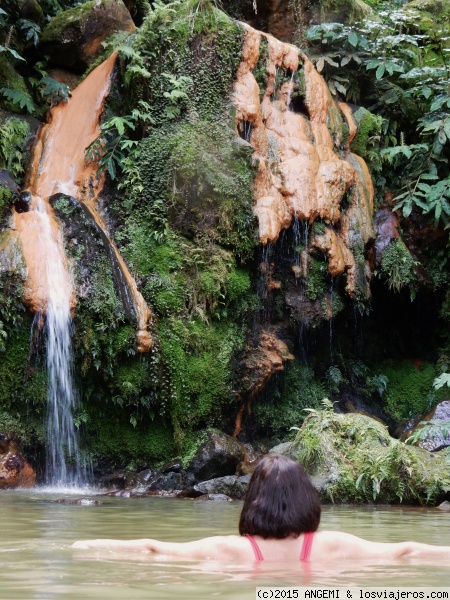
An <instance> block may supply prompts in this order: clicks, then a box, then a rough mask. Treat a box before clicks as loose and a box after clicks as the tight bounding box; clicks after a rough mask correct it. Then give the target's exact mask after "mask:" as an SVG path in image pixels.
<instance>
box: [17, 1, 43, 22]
mask: <svg viewBox="0 0 450 600" xmlns="http://www.w3.org/2000/svg"><path fill="white" fill-rule="evenodd" d="M17 5H18V9H19V11H20V16H21V17H22V19H28V20H29V21H34V22H35V23H38V25H42V23H43V22H44V20H45V14H44V11H43V10H42V7H41V6H40V4H39V2H38V1H37V0H18V2H17Z"/></svg>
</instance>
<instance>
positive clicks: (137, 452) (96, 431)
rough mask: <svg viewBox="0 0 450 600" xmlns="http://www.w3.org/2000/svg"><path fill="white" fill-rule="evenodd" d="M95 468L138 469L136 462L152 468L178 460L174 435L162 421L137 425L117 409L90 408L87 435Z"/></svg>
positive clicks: (86, 441) (88, 447) (87, 444)
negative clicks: (167, 460)
mask: <svg viewBox="0 0 450 600" xmlns="http://www.w3.org/2000/svg"><path fill="white" fill-rule="evenodd" d="M84 442H85V446H86V447H87V449H88V452H89V454H90V455H91V458H92V461H93V463H94V467H95V466H96V465H103V468H104V467H105V465H107V468H108V469H110V470H112V469H114V468H119V467H120V468H128V469H129V470H134V469H136V462H137V461H139V462H141V463H142V462H146V463H148V464H151V465H155V464H157V463H161V462H163V461H164V460H166V459H167V457H171V456H174V452H175V448H174V443H173V433H172V430H171V428H170V427H166V426H165V425H164V423H163V422H162V421H161V419H159V418H155V419H154V420H153V421H148V423H147V424H146V425H138V426H137V427H133V425H132V424H131V423H130V422H129V420H127V418H126V413H124V411H123V410H119V409H117V408H114V407H112V408H111V407H108V408H107V409H106V408H105V407H103V408H93V407H89V409H88V414H87V422H86V425H85V435H84Z"/></svg>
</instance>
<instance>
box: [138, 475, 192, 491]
mask: <svg viewBox="0 0 450 600" xmlns="http://www.w3.org/2000/svg"><path fill="white" fill-rule="evenodd" d="M183 487H184V480H183V475H182V473H175V472H174V471H171V472H170V473H159V474H158V475H156V477H154V478H153V479H152V480H151V482H150V485H148V486H147V489H148V490H158V491H172V490H181V489H183Z"/></svg>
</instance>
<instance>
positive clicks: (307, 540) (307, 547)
mask: <svg viewBox="0 0 450 600" xmlns="http://www.w3.org/2000/svg"><path fill="white" fill-rule="evenodd" d="M313 537H314V533H313V532H311V531H308V532H307V533H305V537H304V538H303V545H302V551H301V553H300V560H301V561H302V562H308V561H309V555H310V554H311V548H312V543H313Z"/></svg>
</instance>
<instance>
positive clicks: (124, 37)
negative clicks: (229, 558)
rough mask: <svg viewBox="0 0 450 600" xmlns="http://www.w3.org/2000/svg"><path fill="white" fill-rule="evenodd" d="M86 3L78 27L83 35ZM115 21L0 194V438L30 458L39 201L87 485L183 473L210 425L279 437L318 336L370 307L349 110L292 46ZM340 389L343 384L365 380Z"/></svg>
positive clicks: (366, 206)
mask: <svg viewBox="0 0 450 600" xmlns="http://www.w3.org/2000/svg"><path fill="white" fill-rule="evenodd" d="M91 4H92V6H91ZM94 4H95V3H86V5H83V6H84V10H83V11H79V12H80V15H79V18H80V19H81V20H82V22H83V23H85V24H86V23H89V22H90V20H92V22H93V24H95V21H96V19H97V17H96V10H97V8H98V6H97V4H95V6H94ZM128 4H129V5H130V3H128ZM131 4H132V3H131ZM89 6H91V9H92V10H91V13H89ZM108 6H110V7H111V1H110V2H108ZM120 7H121V8H120V10H121V11H122V12H123V10H124V7H123V4H122V3H121V2H120ZM86 11H87V12H86ZM67 13H70V14H67ZM67 13H65V17H64V13H63V14H62V15H60V16H59V17H58V22H59V23H60V24H61V27H62V28H63V29H64V31H65V30H66V28H67V27H68V22H70V21H71V19H72V18H73V14H74V13H73V12H71V11H67ZM141 17H142V15H141ZM65 18H66V19H67V22H66V23H65V24H64V19H65ZM124 22H125V25H124V27H123V29H124V30H125V31H123V32H122V33H121V35H120V36H118V38H117V43H116V46H118V49H119V50H118V52H119V53H118V58H117V60H116V61H115V63H114V58H113V57H111V56H110V53H109V51H108V52H106V53H105V55H104V56H99V55H98V52H99V49H100V46H99V44H98V43H97V42H98V36H97V34H98V27H97V26H96V27H94V26H93V27H92V31H95V32H97V33H96V37H95V40H94V41H96V43H95V44H93V46H92V47H93V48H94V46H95V52H94V54H93V55H90V54H88V55H86V53H84V54H83V56H84V58H83V60H87V61H88V62H90V63H91V66H90V68H91V72H90V74H89V75H88V76H87V77H86V78H83V81H82V83H80V84H79V85H78V87H74V88H73V89H72V90H71V96H67V102H61V103H60V104H58V105H57V106H55V107H54V108H53V110H52V112H51V115H50V122H49V123H47V124H46V125H45V126H44V127H43V128H42V130H41V132H40V133H37V135H36V140H37V143H36V144H35V146H34V147H35V150H34V154H33V156H34V162H33V161H31V162H30V165H29V169H28V173H29V174H30V175H29V177H28V181H26V180H25V179H24V178H23V176H22V175H21V174H20V173H19V171H17V172H16V173H15V177H16V181H15V182H14V181H12V182H10V183H9V184H8V185H6V184H5V185H6V187H5V186H3V185H2V186H1V188H0V191H1V194H0V219H1V223H2V226H3V232H2V238H1V239H0V269H1V272H2V278H1V280H0V309H1V314H0V325H1V327H0V351H4V353H3V354H2V358H3V357H4V358H5V360H4V363H3V364H4V367H3V369H4V372H5V376H4V377H3V378H2V379H1V381H0V430H1V429H2V427H3V428H8V430H11V431H22V432H25V433H26V436H25V440H26V442H27V443H28V444H29V445H31V444H32V442H33V441H36V439H37V440H38V441H39V442H40V443H41V442H42V440H43V437H44V435H43V433H42V428H40V421H41V414H42V413H43V412H44V411H45V404H46V395H47V388H48V379H47V375H48V370H49V369H48V366H47V365H46V364H45V363H44V361H43V358H42V357H43V356H44V355H45V352H46V345H47V340H46V339H45V337H43V335H42V324H43V322H44V314H45V313H46V308H47V302H48V294H47V293H46V292H45V287H46V285H42V284H45V282H46V278H47V268H46V266H47V256H48V255H50V254H51V252H52V251H48V250H46V249H45V248H44V249H42V246H41V245H40V242H39V241H38V239H36V238H39V236H38V235H37V233H39V232H38V231H37V229H36V227H35V226H34V222H35V220H36V219H38V218H40V217H39V214H38V213H39V208H38V206H37V205H38V200H39V199H40V200H43V201H44V204H45V211H46V214H48V215H50V217H51V230H52V231H53V232H54V235H55V236H56V239H57V240H58V244H57V246H58V248H59V249H62V250H63V256H62V258H61V260H60V263H61V264H62V265H63V266H65V267H66V268H65V273H66V282H65V284H64V287H65V288H67V289H68V290H69V291H68V296H69V300H70V307H71V311H72V316H73V322H72V323H71V331H72V329H73V335H72V348H73V370H74V385H75V386H76V388H77V390H78V395H79V398H80V402H79V403H78V404H77V408H76V411H75V413H74V415H73V418H74V420H75V421H76V423H77V427H78V428H79V429H80V431H82V432H83V436H82V445H84V446H85V447H86V448H87V449H88V450H89V451H90V453H91V454H92V456H93V458H94V464H95V465H97V466H98V469H99V470H101V469H105V468H113V467H115V466H119V465H120V466H124V465H129V464H135V463H137V462H138V461H141V462H142V464H145V465H147V464H153V463H155V462H161V461H163V460H164V459H167V458H171V457H172V456H174V455H176V454H177V455H182V456H184V457H187V456H189V455H191V454H192V452H193V449H194V448H195V446H196V445H197V444H198V443H199V440H200V439H201V431H202V430H203V429H204V428H206V427H211V426H213V427H218V428H223V429H224V430H226V431H228V432H229V433H233V431H234V433H235V435H240V436H241V437H244V436H246V435H247V436H248V437H251V436H252V435H253V434H255V435H259V434H260V433H261V430H262V425H261V424H264V426H266V425H267V424H269V426H268V429H269V430H270V431H271V432H273V431H275V429H276V428H278V429H277V431H278V430H280V431H286V430H288V429H289V427H290V426H292V425H295V424H296V423H297V422H298V421H299V420H301V419H302V418H303V416H304V415H302V411H303V409H304V408H307V407H309V406H310V404H309V403H310V402H311V403H313V404H315V405H316V406H317V404H318V403H319V402H320V401H321V399H322V398H323V397H324V396H326V395H328V393H329V387H330V385H331V384H329V382H328V380H327V383H326V384H325V383H324V381H325V379H324V377H325V372H326V367H327V366H330V365H331V367H333V363H332V361H333V353H334V352H335V349H334V346H333V344H334V337H333V336H334V334H335V329H334V328H335V326H336V325H335V322H336V320H337V319H336V317H337V315H338V313H339V312H341V313H344V312H345V311H347V312H348V309H349V312H350V314H351V316H352V318H353V317H354V318H355V320H356V319H357V318H359V317H361V315H362V313H363V312H364V311H365V310H368V307H369V302H370V296H371V290H370V282H371V278H372V273H373V270H374V268H375V265H376V262H377V261H378V262H379V260H380V259H379V257H378V258H377V257H376V256H375V258H374V252H375V254H376V253H377V252H378V250H379V248H380V244H378V245H375V246H374V239H375V231H374V225H373V204H374V191H373V185H372V180H371V177H370V174H369V172H368V169H367V166H366V164H365V163H364V161H363V160H362V158H361V157H359V156H357V155H356V154H354V153H352V152H351V151H350V149H349V148H350V144H351V142H352V140H353V138H354V136H355V134H356V131H357V126H356V123H355V120H354V118H353V113H352V109H351V108H350V107H349V106H348V105H346V104H344V103H337V102H335V100H333V98H332V97H331V95H330V92H329V90H328V88H327V86H326V84H325V82H324V80H323V78H322V77H321V76H320V75H319V74H318V73H317V71H316V70H315V68H314V66H313V64H312V63H311V61H310V60H309V59H308V57H307V55H306V54H305V53H304V52H303V50H302V49H300V48H297V47H296V46H294V45H292V44H289V43H287V42H282V41H279V40H278V39H276V38H275V37H273V36H272V35H270V34H268V33H264V32H261V31H258V30H256V29H253V28H252V27H251V26H249V25H246V24H244V23H242V22H237V21H233V20H232V19H230V18H229V17H228V16H227V15H225V14H224V13H223V12H221V11H219V10H217V8H216V7H215V6H214V3H213V2H202V3H196V2H194V1H193V0H189V1H186V2H179V3H177V4H176V10H175V9H174V7H173V6H172V5H170V4H169V5H162V4H161V5H158V7H157V8H155V9H154V10H151V11H150V12H149V14H148V15H147V17H146V18H145V19H144V20H143V22H142V24H139V27H138V28H137V29H136V30H135V31H134V32H133V34H132V35H131V36H129V32H131V31H132V30H133V29H134V27H132V26H131V25H130V22H129V18H128V15H127V14H125V16H124ZM56 24H57V23H56ZM97 25H98V24H97ZM54 27H55V23H53V24H52V27H51V28H50V30H52V31H55V29H54ZM83 27H84V29H83V31H88V30H89V27H88V26H87V25H83ZM60 37H61V36H60ZM53 39H54V42H53V43H55V44H57V43H58V39H59V36H58V35H55V36H54V38H53ZM63 39H65V38H63V37H61V40H62V41H63ZM62 41H61V43H62ZM87 47H90V46H89V43H88V41H86V40H85V39H84V38H83V48H87ZM39 48H40V47H39V46H38V47H37V49H34V50H33V57H34V59H37V58H39V57H40V55H39V52H40V50H39ZM30 52H31V51H30ZM55 52H56V50H55ZM86 56H87V58H86ZM108 56H109V58H108ZM103 59H105V61H106V62H102V60H103ZM94 61H96V62H98V64H99V66H97V68H96V69H94ZM53 62H54V63H55V64H57V63H58V61H57V60H54V61H53ZM113 63H114V67H113ZM66 66H67V65H66ZM107 67H108V69H109V70H108V74H109V73H110V72H111V79H108V82H109V81H110V83H111V89H110V91H109V95H108V97H107V99H106V100H105V103H104V104H103V100H102V101H100V102H99V103H98V106H97V108H96V109H95V110H93V111H91V109H92V106H84V108H83V102H86V101H87V99H88V97H89V93H88V92H89V91H92V90H93V89H97V88H95V86H97V85H98V86H99V94H94V95H95V96H96V97H95V98H91V100H90V101H89V104H90V105H91V104H95V103H96V102H97V100H98V98H97V96H98V95H100V88H101V90H103V91H105V90H104V87H105V85H103V84H102V83H101V81H100V79H101V78H100V75H99V73H103V71H104V69H106V68H107ZM77 68H79V67H77ZM111 69H112V71H111ZM58 77H59V78H60V79H61V81H70V82H72V81H73V80H74V77H76V73H75V74H74V73H72V72H70V71H68V70H66V71H64V72H59V73H58ZM108 77H109V75H108ZM103 83H105V81H103ZM94 84H95V85H94ZM108 85H109V83H108ZM103 91H102V93H103ZM102 98H103V97H102ZM79 103H80V104H79ZM80 107H81V108H80ZM88 114H89V115H91V117H92V118H91V119H90V121H89V124H88V123H87V121H88V119H87V115H88ZM80 115H82V116H80ZM13 117H14V119H16V120H19V121H20V119H21V118H20V117H19V116H18V115H14V116H13ZM10 118H11V115H10V114H9V115H8V116H7V119H10ZM88 125H89V127H88ZM85 127H88V129H89V131H88V133H87V136H85V135H84V134H83V129H84V128H85ZM25 137H26V136H25ZM91 142H94V145H95V144H97V145H96V146H95V148H96V155H95V160H94V161H91V162H89V161H85V160H84V151H85V149H86V146H88V145H89V144H91ZM22 148H24V146H22ZM74 148H75V149H76V152H74V151H72V150H73V149H74ZM91 149H92V146H91ZM24 152H25V151H24ZM91 158H92V155H91ZM61 165H63V166H64V168H62V167H61ZM60 167H61V168H60ZM99 167H100V170H99V169H98V168H99ZM2 181H9V179H8V178H7V177H6V176H5V177H3V178H2ZM35 182H37V183H35ZM38 183H40V184H42V186H41V187H39V186H38V185H37V184H38ZM44 184H45V185H44ZM3 190H6V191H3ZM20 190H22V192H24V191H25V190H27V191H28V192H29V194H28V195H27V194H23V193H22V195H21V197H20V200H19V199H18V197H17V196H18V194H19V193H20ZM14 198H15V203H14V207H13V206H12V204H13V202H14ZM378 221H380V219H378ZM385 221H386V220H385ZM380 227H381V225H380ZM391 229H392V228H391ZM394 229H395V227H394ZM395 230H396V229H395ZM397 235H398V234H395V235H394V234H392V235H391V234H390V233H389V232H388V233H386V236H387V237H386V240H385V243H384V242H383V243H384V244H385V246H386V245H389V244H390V242H391V240H392V239H394V238H395V239H397ZM372 246H374V248H375V250H374V249H373V248H372ZM402 248H403V247H402ZM402 248H400V250H401V249H402ZM408 264H409V263H408ZM33 282H34V283H33ZM42 288H44V291H42ZM150 310H151V314H152V320H150ZM381 312H383V311H381ZM34 313H36V314H37V317H36V318H34ZM355 315H356V316H355ZM33 318H34V325H33V324H32V322H33ZM348 323H349V321H348V320H347V321H345V325H344V326H343V329H346V330H347V331H344V335H343V337H342V339H343V340H346V342H345V343H347V342H348V330H349V329H350V326H349V325H348ZM351 326H352V327H353V322H352V323H351ZM30 330H31V331H32V336H31V342H30ZM150 330H151V331H150ZM2 331H4V332H5V335H3V334H2ZM136 331H137V332H138V334H137V336H136ZM316 332H317V337H316V338H314V335H315V334H316ZM150 333H151V338H150ZM345 336H347V337H345ZM313 338H314V339H313ZM373 339H375V338H373ZM377 339H378V338H377ZM311 340H312V341H311ZM383 341H384V340H383ZM345 343H344V342H342V344H341V341H339V346H338V347H339V352H344V350H342V348H343V347H344V346H345ZM308 344H309V345H308ZM311 348H312V349H311ZM342 360H343V362H345V361H344V359H342ZM349 364H350V363H349ZM352 364H353V363H352ZM353 366H354V365H353ZM313 367H316V368H317V371H318V372H320V377H321V379H320V380H319V379H318V378H317V379H315V375H314V371H313ZM358 369H359V370H358ZM283 370H286V371H287V374H286V378H285V379H283V378H282V377H281V376H280V375H277V374H279V373H282V372H283ZM337 371H338V373H336V371H334V372H332V373H331V374H332V375H333V373H334V377H335V379H334V381H340V382H345V383H346V384H348V385H349V386H350V387H351V386H352V385H353V384H354V382H355V381H357V384H358V385H360V384H361V382H362V381H363V380H364V385H367V386H368V385H369V384H366V380H367V381H368V380H370V381H372V378H373V380H374V381H375V379H374V378H375V377H376V376H377V375H378V373H375V374H372V375H371V377H369V374H368V372H367V373H366V372H364V369H363V368H359V367H358V368H357V367H355V372H357V375H354V374H353V375H352V373H341V372H339V369H337ZM339 377H340V378H341V379H339ZM352 377H353V379H352ZM427 377H428V379H427V382H428V383H429V379H430V376H429V373H428V374H427ZM355 378H356V379H355ZM285 381H286V382H288V383H289V385H287V384H286V385H284V382H285ZM381 381H383V380H381ZM355 385H356V384H355ZM361 385H362V384H361ZM370 385H372V388H373V389H372V388H371V390H372V391H370V392H368V394H369V395H370V394H371V393H373V394H375V391H374V390H377V389H378V388H377V387H376V385H375V383H373V384H372V383H371V384H370ZM271 386H272V387H271ZM267 390H269V392H267ZM376 393H378V392H376ZM265 394H266V396H265ZM15 398H21V404H20V405H18V404H17V403H16V402H15V400H13V399H15ZM274 399H277V401H275V400H274ZM351 401H352V399H349V400H348V406H350V404H351ZM277 402H278V404H277ZM258 411H259V412H258ZM380 412H381V413H382V411H380ZM269 414H270V415H271V417H270V418H269V417H268V415H269ZM272 417H273V418H272ZM252 419H253V421H252ZM282 421H283V422H282ZM284 421H286V423H285V424H284ZM275 423H276V425H275ZM280 423H281V424H280ZM252 428H253V429H252Z"/></svg>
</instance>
